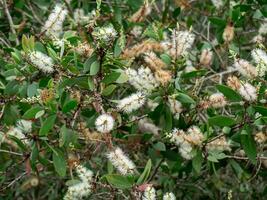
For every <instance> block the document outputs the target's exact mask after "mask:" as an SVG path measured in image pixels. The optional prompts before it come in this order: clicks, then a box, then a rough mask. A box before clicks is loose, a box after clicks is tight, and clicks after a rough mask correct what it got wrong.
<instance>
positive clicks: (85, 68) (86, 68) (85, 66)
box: [83, 53, 97, 72]
mask: <svg viewBox="0 0 267 200" xmlns="http://www.w3.org/2000/svg"><path fill="white" fill-rule="evenodd" d="M96 60H97V55H96V54H95V53H93V54H92V56H91V57H90V58H88V59H87V60H86V61H85V62H84V64H83V71H84V72H88V71H89V70H90V67H91V65H92V63H93V62H95V61H96Z"/></svg>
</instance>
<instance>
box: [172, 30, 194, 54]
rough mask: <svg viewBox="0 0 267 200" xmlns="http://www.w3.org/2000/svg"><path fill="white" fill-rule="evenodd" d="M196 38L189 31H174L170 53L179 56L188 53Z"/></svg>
mask: <svg viewBox="0 0 267 200" xmlns="http://www.w3.org/2000/svg"><path fill="white" fill-rule="evenodd" d="M194 40H195V35H194V34H192V33H190V32H188V31H177V30H176V29H175V30H173V31H172V40H171V41H172V42H171V49H170V51H169V53H170V55H171V56H173V57H176V58H177V57H179V56H183V55H186V54H187V53H188V50H189V49H190V48H191V47H192V45H193V43H194Z"/></svg>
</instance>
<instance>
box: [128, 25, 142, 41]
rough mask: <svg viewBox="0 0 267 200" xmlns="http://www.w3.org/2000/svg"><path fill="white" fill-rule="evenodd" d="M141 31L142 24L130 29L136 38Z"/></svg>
mask: <svg viewBox="0 0 267 200" xmlns="http://www.w3.org/2000/svg"><path fill="white" fill-rule="evenodd" d="M142 32H143V27H142V26H134V27H133V29H132V30H131V34H132V35H133V36H134V37H136V38H138V37H140V36H141V35H142Z"/></svg>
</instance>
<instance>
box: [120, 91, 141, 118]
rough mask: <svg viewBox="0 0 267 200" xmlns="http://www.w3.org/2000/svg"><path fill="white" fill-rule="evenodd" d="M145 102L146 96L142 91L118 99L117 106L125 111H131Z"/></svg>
mask: <svg viewBox="0 0 267 200" xmlns="http://www.w3.org/2000/svg"><path fill="white" fill-rule="evenodd" d="M145 102H146V97H145V95H144V94H143V93H141V92H137V93H134V94H132V95H130V96H128V97H125V98H124V99H121V100H119V101H118V104H117V108H118V110H122V111H123V112H125V113H131V112H133V111H135V110H137V109H139V108H141V107H142V106H143V105H144V104H145Z"/></svg>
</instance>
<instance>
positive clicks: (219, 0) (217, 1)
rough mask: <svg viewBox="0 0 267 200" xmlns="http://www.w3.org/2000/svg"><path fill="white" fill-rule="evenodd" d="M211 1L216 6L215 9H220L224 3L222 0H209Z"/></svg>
mask: <svg viewBox="0 0 267 200" xmlns="http://www.w3.org/2000/svg"><path fill="white" fill-rule="evenodd" d="M211 2H212V4H213V5H214V6H215V7H216V9H220V8H221V7H222V6H223V4H224V3H223V1H222V0H211Z"/></svg>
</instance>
